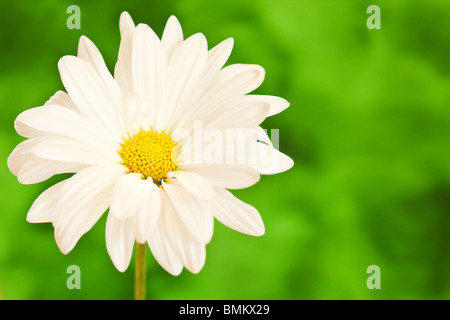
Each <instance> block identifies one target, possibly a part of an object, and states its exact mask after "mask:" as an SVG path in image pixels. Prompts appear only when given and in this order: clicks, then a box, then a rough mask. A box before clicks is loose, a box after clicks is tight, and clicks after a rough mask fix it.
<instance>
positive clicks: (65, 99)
mask: <svg viewBox="0 0 450 320" xmlns="http://www.w3.org/2000/svg"><path fill="white" fill-rule="evenodd" d="M44 105H45V106H47V105H59V106H63V107H66V108H69V109H72V110H74V111H77V112H78V108H77V106H76V105H75V103H73V101H72V99H71V98H70V96H69V95H68V94H67V93H66V92H64V91H62V90H59V91H56V93H55V94H54V95H53V96H51V97H50V99H48V101H47V102H46V103H45V104H44Z"/></svg>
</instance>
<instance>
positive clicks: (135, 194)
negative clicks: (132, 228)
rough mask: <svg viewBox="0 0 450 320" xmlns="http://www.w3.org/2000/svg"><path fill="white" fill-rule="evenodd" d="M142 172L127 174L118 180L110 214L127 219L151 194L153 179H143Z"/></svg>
mask: <svg viewBox="0 0 450 320" xmlns="http://www.w3.org/2000/svg"><path fill="white" fill-rule="evenodd" d="M141 177H142V175H141V174H140V173H134V172H132V173H128V174H125V175H124V176H122V177H121V178H120V180H118V181H117V183H116V185H115V187H114V191H113V194H112V199H111V207H110V209H109V212H110V214H112V215H114V216H115V217H116V218H118V219H126V218H128V217H131V216H133V215H134V214H136V212H137V211H138V208H139V207H140V206H141V204H142V202H143V201H144V200H145V199H147V197H148V196H149V195H150V191H151V188H152V185H153V182H151V181H145V180H142V178H141Z"/></svg>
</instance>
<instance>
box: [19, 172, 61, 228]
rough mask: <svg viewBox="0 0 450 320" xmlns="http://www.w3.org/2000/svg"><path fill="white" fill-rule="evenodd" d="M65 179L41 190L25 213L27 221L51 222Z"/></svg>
mask: <svg viewBox="0 0 450 320" xmlns="http://www.w3.org/2000/svg"><path fill="white" fill-rule="evenodd" d="M66 182H67V180H63V181H61V182H58V183H57V184H55V185H53V186H51V187H50V188H48V189H46V190H45V191H44V192H42V193H41V194H40V195H39V197H37V198H36V200H34V202H33V204H32V205H31V208H30V210H29V211H28V214H27V221H28V222H32V223H41V222H53V220H54V218H55V215H54V214H55V207H56V204H57V202H58V200H59V198H60V196H61V193H60V192H61V189H62V187H63V186H64V184H65V183H66Z"/></svg>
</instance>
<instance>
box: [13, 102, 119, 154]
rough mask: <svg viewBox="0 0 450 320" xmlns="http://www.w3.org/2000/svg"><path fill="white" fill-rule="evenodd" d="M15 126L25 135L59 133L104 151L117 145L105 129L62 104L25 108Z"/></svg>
mask: <svg viewBox="0 0 450 320" xmlns="http://www.w3.org/2000/svg"><path fill="white" fill-rule="evenodd" d="M14 126H15V128H16V130H17V132H18V133H19V134H20V135H23V136H29V137H36V136H43V135H46V136H48V134H51V135H57V136H62V137H67V138H72V139H75V140H78V141H83V142H85V143H87V144H91V145H92V144H94V145H95V148H97V149H99V150H104V151H107V150H111V147H113V146H114V147H116V143H115V142H114V140H113V139H111V138H110V137H109V136H108V135H107V134H106V132H105V131H102V130H101V129H99V128H96V127H95V125H94V124H93V123H92V122H90V121H88V120H87V119H86V118H84V117H83V116H82V115H80V114H79V113H78V112H76V111H73V110H70V109H68V108H64V107H62V106H57V105H46V106H43V107H37V108H32V109H28V110H25V111H24V112H22V113H21V114H19V115H18V116H17V118H16V120H15V122H14ZM29 133H32V134H31V135H30V134H29Z"/></svg>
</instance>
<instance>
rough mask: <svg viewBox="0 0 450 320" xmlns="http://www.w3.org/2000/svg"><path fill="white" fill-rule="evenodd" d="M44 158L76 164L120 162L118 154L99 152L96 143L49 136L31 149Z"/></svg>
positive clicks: (33, 152)
mask: <svg viewBox="0 0 450 320" xmlns="http://www.w3.org/2000/svg"><path fill="white" fill-rule="evenodd" d="M31 153H32V155H34V156H37V157H39V158H42V159H48V160H54V161H62V162H70V163H76V164H88V165H103V164H111V163H118V162H119V161H118V159H117V158H118V157H119V155H118V154H114V153H104V152H99V150H98V149H97V148H95V145H94V146H93V145H89V144H84V143H81V142H79V141H76V140H71V139H67V138H48V139H47V140H45V141H42V142H41V143H39V144H37V145H36V146H34V147H33V149H32V150H31Z"/></svg>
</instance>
